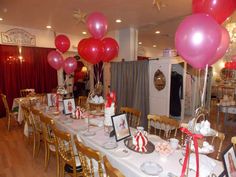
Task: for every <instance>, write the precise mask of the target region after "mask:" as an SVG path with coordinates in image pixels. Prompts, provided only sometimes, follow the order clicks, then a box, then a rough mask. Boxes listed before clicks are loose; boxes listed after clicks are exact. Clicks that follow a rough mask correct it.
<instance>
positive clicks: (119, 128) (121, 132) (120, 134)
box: [111, 113, 131, 142]
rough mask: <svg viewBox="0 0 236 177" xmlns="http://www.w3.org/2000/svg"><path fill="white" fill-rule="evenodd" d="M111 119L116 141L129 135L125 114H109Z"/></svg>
mask: <svg viewBox="0 0 236 177" xmlns="http://www.w3.org/2000/svg"><path fill="white" fill-rule="evenodd" d="M111 120H112V125H113V129H114V133H115V137H116V141H117V142H118V141H121V140H123V139H125V138H127V137H129V136H131V133H130V128H129V124H128V121H127V114H125V113H122V114H117V115H114V116H111Z"/></svg>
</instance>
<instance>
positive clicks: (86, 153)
mask: <svg viewBox="0 0 236 177" xmlns="http://www.w3.org/2000/svg"><path fill="white" fill-rule="evenodd" d="M74 142H75V146H76V148H77V151H78V154H79V159H80V162H81V166H82V173H83V176H84V177H94V176H99V177H103V168H102V156H101V154H100V152H99V151H95V150H93V149H91V148H89V147H87V146H85V145H83V144H82V143H81V142H79V141H78V139H77V137H76V136H74ZM95 163H97V168H98V169H96V168H95V167H94V166H95Z"/></svg>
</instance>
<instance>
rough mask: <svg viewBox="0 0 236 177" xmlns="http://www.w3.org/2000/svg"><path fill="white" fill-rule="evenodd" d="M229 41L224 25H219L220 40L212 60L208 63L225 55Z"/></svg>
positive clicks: (212, 62) (210, 63)
mask: <svg viewBox="0 0 236 177" xmlns="http://www.w3.org/2000/svg"><path fill="white" fill-rule="evenodd" d="M229 42H230V37H229V33H228V31H227V30H226V29H225V28H224V27H221V42H220V45H219V46H218V48H217V50H216V54H215V56H214V57H213V59H212V60H210V61H209V65H212V64H214V63H215V62H216V61H218V60H219V59H220V58H222V57H223V56H224V55H225V53H226V51H227V49H228V48H229Z"/></svg>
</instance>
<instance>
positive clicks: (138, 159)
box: [47, 113, 223, 177]
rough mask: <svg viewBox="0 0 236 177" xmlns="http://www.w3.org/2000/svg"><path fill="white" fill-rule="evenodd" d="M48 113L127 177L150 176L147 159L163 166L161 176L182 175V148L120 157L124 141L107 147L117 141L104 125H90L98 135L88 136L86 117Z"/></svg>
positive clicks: (155, 139) (218, 166)
mask: <svg viewBox="0 0 236 177" xmlns="http://www.w3.org/2000/svg"><path fill="white" fill-rule="evenodd" d="M47 115H49V116H51V117H52V118H53V119H54V121H55V122H56V124H57V125H58V126H59V127H61V128H62V129H64V130H65V131H68V132H70V133H71V134H77V136H78V137H79V139H80V140H82V141H83V142H84V143H85V144H86V145H87V146H89V147H91V148H94V149H96V150H99V151H100V152H101V153H102V154H104V155H107V157H108V159H109V161H110V162H111V164H112V165H113V166H114V167H116V168H118V169H119V170H120V171H121V172H122V173H123V174H124V175H125V176H127V177H148V175H146V174H145V173H143V172H142V171H141V170H140V166H141V165H142V164H143V163H144V162H147V161H151V162H156V163H158V164H159V165H160V166H161V167H162V168H163V172H162V173H161V174H160V175H159V176H160V177H167V173H168V172H172V173H173V174H175V175H176V176H180V174H181V169H182V166H181V165H180V163H179V160H180V159H183V158H184V156H183V152H182V150H176V151H175V152H174V153H172V154H170V155H169V156H162V155H160V154H159V153H157V152H156V151H154V152H153V153H150V154H140V153H137V152H133V151H130V154H129V155H128V156H126V157H120V156H119V155H118V154H117V149H119V148H124V147H125V145H124V142H123V141H120V142H118V147H117V148H115V149H112V150H107V149H105V148H104V147H103V144H104V143H106V142H107V141H115V139H114V138H109V137H108V136H105V132H104V128H103V127H94V126H92V127H90V129H91V131H95V132H96V135H94V136H91V137H86V136H84V135H83V133H84V132H85V131H86V130H87V123H86V121H85V120H84V119H81V120H74V119H70V118H69V116H65V115H60V116H53V115H50V114H49V113H47ZM97 120H98V121H99V120H100V121H103V120H102V119H101V118H98V119H97ZM149 139H150V140H151V141H152V142H153V143H154V144H155V143H157V142H160V141H163V140H162V139H161V138H159V137H158V136H154V135H149ZM212 160H213V159H212ZM214 162H215V163H216V167H215V168H214V170H213V173H215V174H216V175H217V176H219V175H220V174H221V172H222V171H223V165H222V163H221V162H219V161H216V160H214ZM200 173H201V169H200ZM189 177H195V172H194V171H190V173H189Z"/></svg>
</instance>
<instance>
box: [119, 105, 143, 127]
mask: <svg viewBox="0 0 236 177" xmlns="http://www.w3.org/2000/svg"><path fill="white" fill-rule="evenodd" d="M120 112H121V113H126V114H127V120H128V124H129V126H130V127H133V128H137V127H138V126H139V125H140V118H141V112H140V111H139V110H137V109H134V108H129V107H121V108H120Z"/></svg>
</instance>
